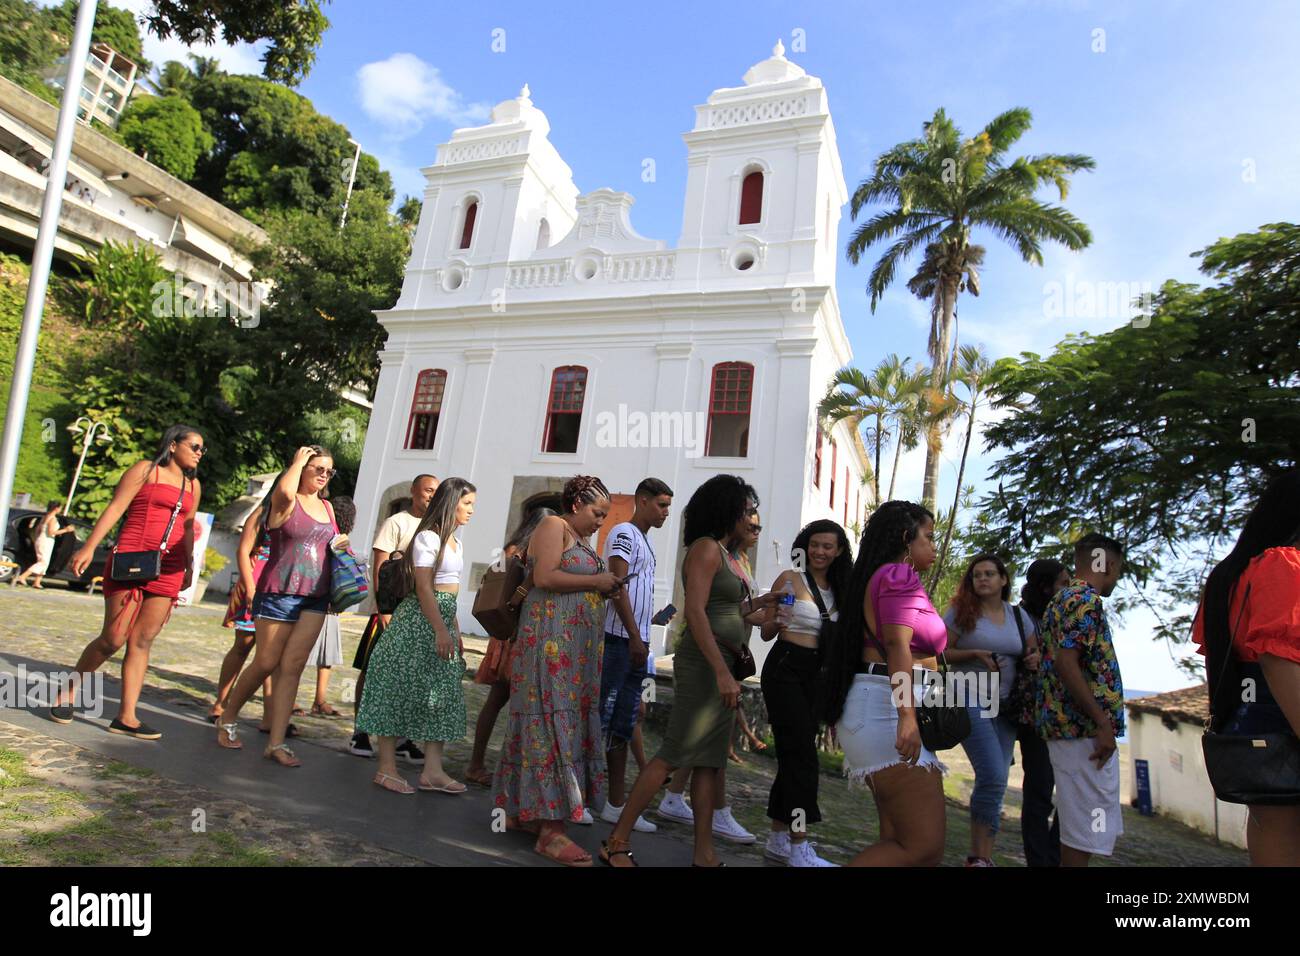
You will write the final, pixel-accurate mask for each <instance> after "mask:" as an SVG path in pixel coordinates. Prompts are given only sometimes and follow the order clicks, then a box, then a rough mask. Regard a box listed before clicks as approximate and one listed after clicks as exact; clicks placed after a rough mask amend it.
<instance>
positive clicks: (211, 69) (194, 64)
mask: <svg viewBox="0 0 1300 956" xmlns="http://www.w3.org/2000/svg"><path fill="white" fill-rule="evenodd" d="M185 55H186V56H188V57H189V58H190V71H191V72H192V73H193V74H194V78H195V79H196V80H203V79H207V78H208V77H209V76H216V75H217V74H218V73H224V72H225V71H224V70H222V69H221V62H220V61H219V60H218V59H217V58H216V57H215V56H199V55H198V54H195V53H187V54H185Z"/></svg>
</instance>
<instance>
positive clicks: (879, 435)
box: [818, 353, 915, 503]
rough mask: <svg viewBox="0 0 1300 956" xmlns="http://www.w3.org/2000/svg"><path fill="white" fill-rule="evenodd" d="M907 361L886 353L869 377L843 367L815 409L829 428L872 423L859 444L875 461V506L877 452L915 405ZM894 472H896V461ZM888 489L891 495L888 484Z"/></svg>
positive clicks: (877, 497) (879, 451)
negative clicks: (838, 424)
mask: <svg viewBox="0 0 1300 956" xmlns="http://www.w3.org/2000/svg"><path fill="white" fill-rule="evenodd" d="M911 361H912V360H911V358H910V357H908V358H902V359H900V358H899V357H898V355H897V354H896V353H890V354H889V355H887V356H885V358H884V359H883V360H882V361H881V362H880V364H879V365H877V366H876V367H875V368H874V369H872V371H871V374H870V375H867V374H866V373H865V372H863V371H862V369H860V368H856V367H854V366H851V365H849V366H845V367H844V368H842V369H840V370H839V371H838V372H836V373H835V376H834V378H832V379H831V382H830V385H829V386H828V387H827V390H826V397H825V398H824V399H822V402H821V404H820V406H819V407H818V413H819V415H820V416H821V417H823V418H826V419H828V420H829V421H830V422H831V423H832V424H834V423H835V422H840V421H845V420H848V421H851V422H852V423H853V425H854V427H858V426H859V425H860V424H861V423H863V422H872V423H873V424H872V425H871V426H869V427H867V428H866V429H864V430H863V432H864V434H863V443H864V444H865V445H866V446H867V453H868V454H869V455H871V456H872V457H873V459H874V460H875V465H874V467H873V468H872V484H873V490H874V492H875V499H876V502H877V503H879V502H881V501H883V500H884V499H883V498H881V497H880V455H881V452H882V451H883V449H884V448H885V446H886V445H887V444H888V443H889V439H890V437H891V435H892V434H893V432H892V429H891V426H892V425H894V424H895V423H897V422H898V421H899V419H900V416H902V415H903V414H904V413H905V411H906V409H907V408H908V407H910V405H911V404H914V403H915V398H914V397H909V395H910V393H911V392H914V391H915V381H914V378H915V377H914V376H912V375H909V374H908V371H907V364H908V363H909V362H911ZM844 389H847V391H844ZM913 444H915V441H913ZM894 470H895V471H897V470H898V460H897V458H895V460H894ZM890 489H891V492H892V489H893V485H892V483H891V485H890Z"/></svg>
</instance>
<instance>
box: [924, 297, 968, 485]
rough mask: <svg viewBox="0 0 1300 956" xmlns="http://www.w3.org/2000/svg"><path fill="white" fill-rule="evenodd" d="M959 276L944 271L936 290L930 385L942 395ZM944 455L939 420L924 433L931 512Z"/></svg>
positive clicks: (950, 349)
mask: <svg viewBox="0 0 1300 956" xmlns="http://www.w3.org/2000/svg"><path fill="white" fill-rule="evenodd" d="M960 279H961V275H960V274H958V275H956V276H950V275H948V274H947V273H946V272H945V274H944V276H943V279H942V280H941V281H940V283H939V291H938V292H937V293H936V295H940V296H942V301H941V303H940V312H939V319H940V321H939V328H938V329H937V332H938V334H937V335H936V336H935V337H934V343H933V344H934V351H933V352H932V353H931V354H930V387H931V388H933V389H934V390H935V391H936V392H937V393H938V394H940V395H946V394H947V392H948V353H949V352H951V351H952V323H953V315H954V313H955V312H956V309H957V285H958V282H959V281H960ZM942 454H943V424H942V423H941V422H937V421H936V422H934V423H933V424H931V426H930V428H929V429H928V430H927V432H926V436H925V483H924V484H923V485H922V486H921V504H923V505H925V507H927V508H929V509H930V510H931V511H933V510H934V503H935V501H937V500H938V497H939V458H940V456H941V455H942Z"/></svg>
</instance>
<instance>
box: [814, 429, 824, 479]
mask: <svg viewBox="0 0 1300 956" xmlns="http://www.w3.org/2000/svg"><path fill="white" fill-rule="evenodd" d="M821 486H822V426H821V422H818V423H817V444H816V445H815V446H814V448H813V487H814V488H820V487H821Z"/></svg>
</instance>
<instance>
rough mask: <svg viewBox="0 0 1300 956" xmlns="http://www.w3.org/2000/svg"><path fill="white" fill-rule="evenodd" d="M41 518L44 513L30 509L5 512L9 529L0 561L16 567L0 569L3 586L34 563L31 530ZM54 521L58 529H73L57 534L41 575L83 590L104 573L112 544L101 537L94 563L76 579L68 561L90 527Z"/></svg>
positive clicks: (72, 520)
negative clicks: (66, 532)
mask: <svg viewBox="0 0 1300 956" xmlns="http://www.w3.org/2000/svg"><path fill="white" fill-rule="evenodd" d="M44 516H45V512H44V511H34V510H32V509H31V508H10V509H9V527H8V528H6V529H5V543H4V559H5V562H6V563H7V564H8V563H12V564H16V565H18V567H17V568H12V567H0V584H7V583H8V582H9V580H10V579H11V578H13V577H15V576H16V575H17V574H18V572H19V570H21V569H24V568H27V567H28V566H30V565H31V564H33V563H34V562H35V561H36V546H35V545H34V544H32V529H33V528H35V527H36V525H37V523H38V522H39V521H40V520H41V518H43V517H44ZM55 520H57V521H58V522H59V527H61V528H66V527H67V526H68V525H72V526H73V527H74V528H76V530H75V531H74V532H73V533H72V534H61V535H59V536H58V537H56V538H55V539H54V553H53V554H51V555H50V565H49V567H48V568H47V569H46V571H45V576H46V577H47V578H54V579H56V580H59V581H67V582H68V586H69V587H71V588H75V589H77V590H79V591H84V590H86V589H87V588H89V587H90V582H91V581H92V580H93V579H94V578H96V577H98V576H99V575H101V574H103V573H104V562H105V561H107V560H108V555H109V552H111V551H112V550H113V541H112V540H111V539H109V538H105V539H104V540H103V541H101V542H100V544H99V547H97V548H96V549H95V558H94V560H93V561H91V562H90V566H89V567H88V568H86V573H85V574H83V575H81V576H80V577H78V576H77V575H75V574H73V573H72V569H71V568H69V567H68V562H69V561H71V560H72V556H73V554H75V553H76V551H77V549H78V548H79V547H81V544H82V542H83V541H85V540H86V539H87V538H88V537H90V531H91V528H92V527H93V526H92V525H91V524H89V523H87V522H85V521H79V520H78V519H76V518H68V517H67V516H65V515H59V516H58V518H57V519H55Z"/></svg>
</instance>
